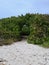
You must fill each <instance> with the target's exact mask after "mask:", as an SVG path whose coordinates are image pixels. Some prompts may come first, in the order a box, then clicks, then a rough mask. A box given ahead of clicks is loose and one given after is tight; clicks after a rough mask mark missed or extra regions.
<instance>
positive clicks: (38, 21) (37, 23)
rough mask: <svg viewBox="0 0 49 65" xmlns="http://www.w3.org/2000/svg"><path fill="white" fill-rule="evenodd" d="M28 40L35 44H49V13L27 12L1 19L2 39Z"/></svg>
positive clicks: (0, 33)
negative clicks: (25, 37)
mask: <svg viewBox="0 0 49 65" xmlns="http://www.w3.org/2000/svg"><path fill="white" fill-rule="evenodd" d="M22 36H28V38H27V40H28V42H30V43H34V44H45V43H46V44H47V43H48V44H49V15H47V14H29V13H28V14H26V15H21V16H18V17H15V16H13V17H9V18H3V19H0V39H4V40H5V39H6V40H7V39H12V40H14V41H18V40H21V38H22Z"/></svg>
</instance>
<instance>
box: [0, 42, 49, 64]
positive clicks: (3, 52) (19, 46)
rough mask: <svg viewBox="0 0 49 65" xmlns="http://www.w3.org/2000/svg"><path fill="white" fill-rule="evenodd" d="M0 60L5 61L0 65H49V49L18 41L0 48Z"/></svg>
mask: <svg viewBox="0 0 49 65" xmlns="http://www.w3.org/2000/svg"><path fill="white" fill-rule="evenodd" d="M0 58H2V59H3V60H6V61H4V62H0V65H1V64H5V65H49V49H45V48H42V47H39V46H37V45H33V44H27V42H26V41H20V42H16V43H14V44H12V45H9V46H0Z"/></svg>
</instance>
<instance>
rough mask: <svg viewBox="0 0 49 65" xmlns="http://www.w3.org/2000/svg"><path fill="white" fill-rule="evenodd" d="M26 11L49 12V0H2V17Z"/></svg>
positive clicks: (0, 7) (0, 1)
mask: <svg viewBox="0 0 49 65" xmlns="http://www.w3.org/2000/svg"><path fill="white" fill-rule="evenodd" d="M26 13H41V14H49V0H0V18H5V17H10V16H18V15H21V14H24V15H25V14H26Z"/></svg>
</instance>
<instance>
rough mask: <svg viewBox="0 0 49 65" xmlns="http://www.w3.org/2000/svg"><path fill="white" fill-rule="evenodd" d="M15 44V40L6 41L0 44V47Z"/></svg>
mask: <svg viewBox="0 0 49 65" xmlns="http://www.w3.org/2000/svg"><path fill="white" fill-rule="evenodd" d="M13 42H14V41H13V39H4V40H3V41H1V42H0V46H3V45H11V44H12V43H13Z"/></svg>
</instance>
